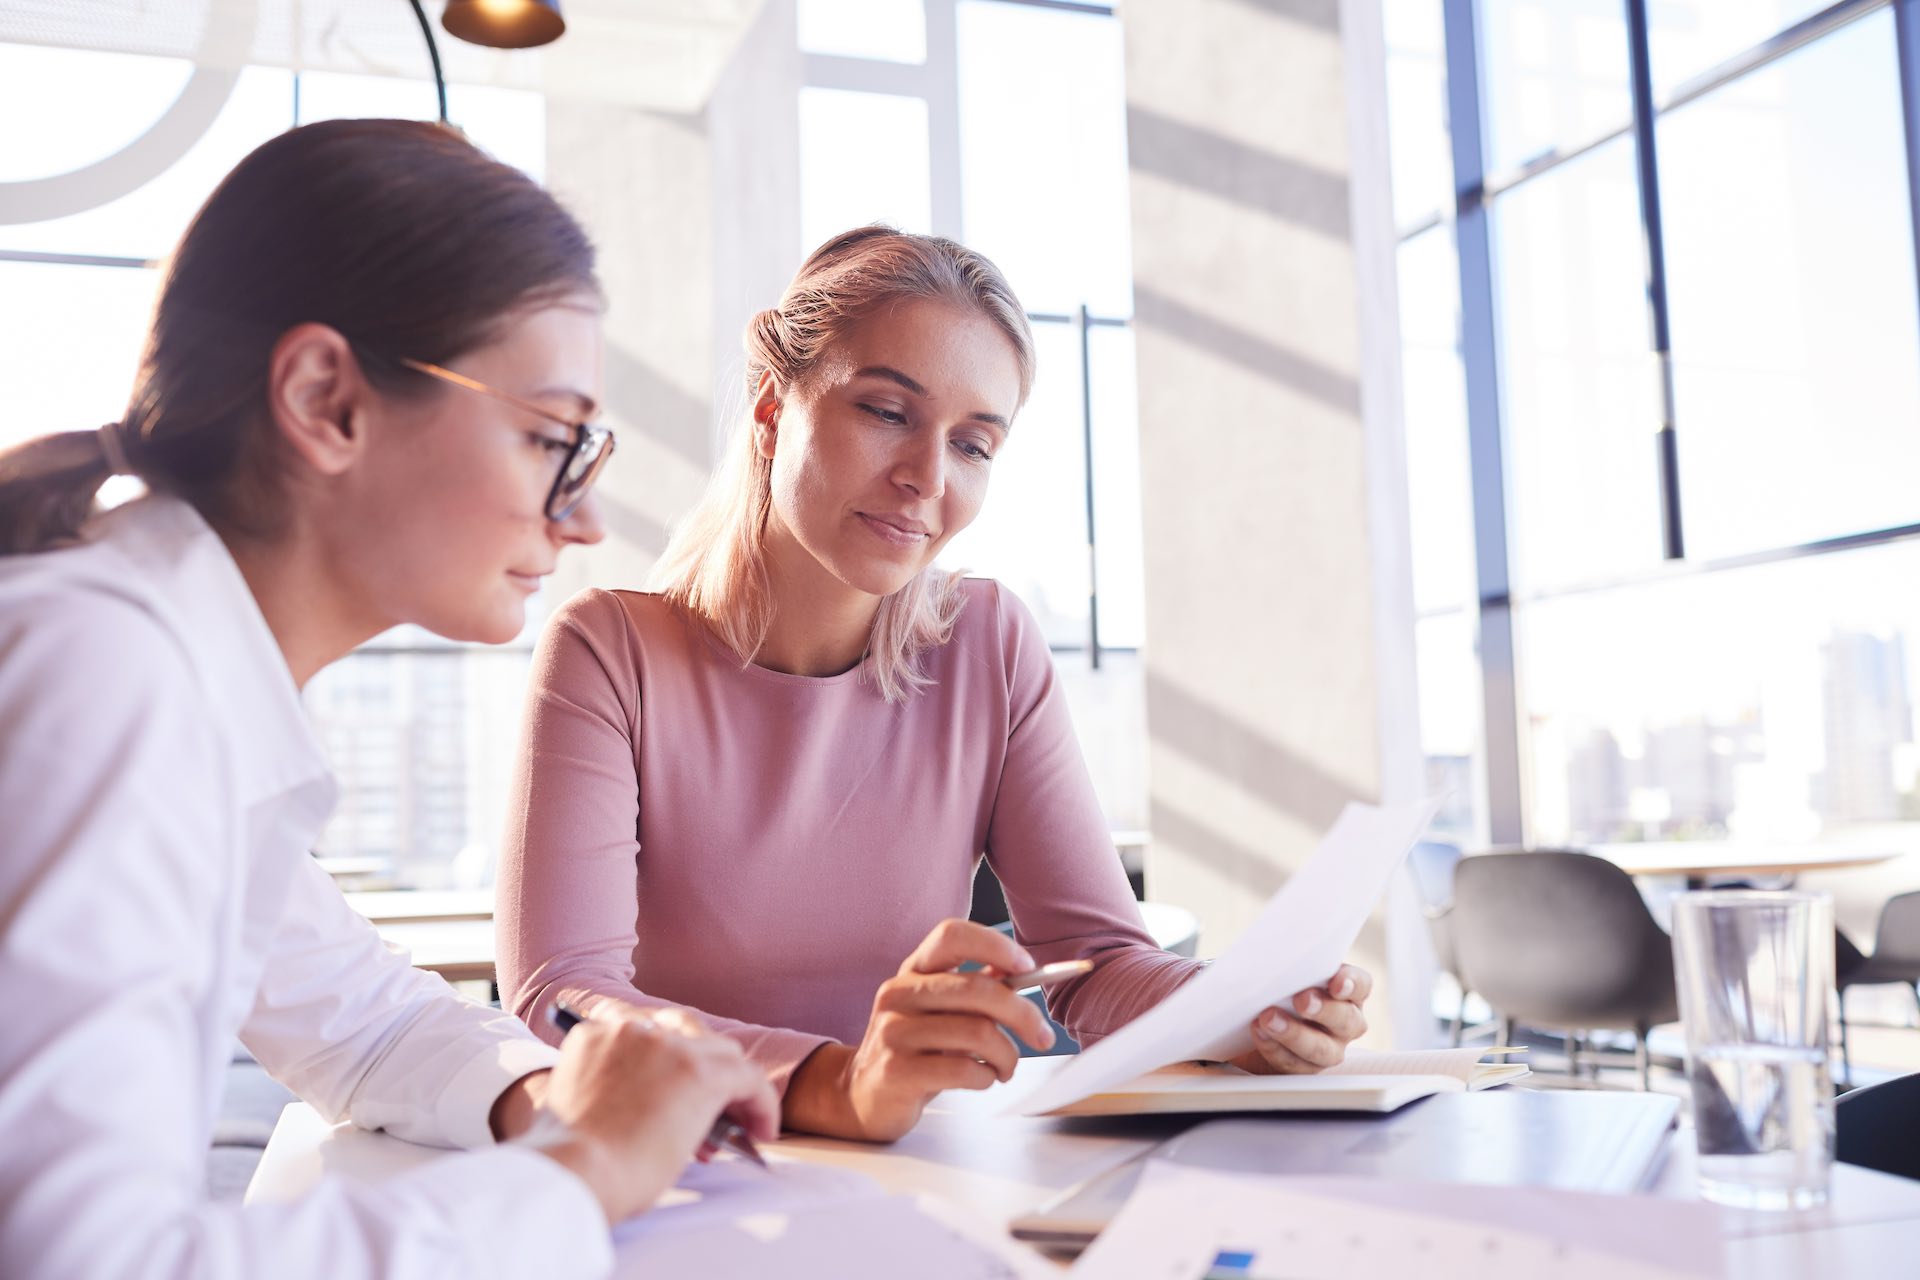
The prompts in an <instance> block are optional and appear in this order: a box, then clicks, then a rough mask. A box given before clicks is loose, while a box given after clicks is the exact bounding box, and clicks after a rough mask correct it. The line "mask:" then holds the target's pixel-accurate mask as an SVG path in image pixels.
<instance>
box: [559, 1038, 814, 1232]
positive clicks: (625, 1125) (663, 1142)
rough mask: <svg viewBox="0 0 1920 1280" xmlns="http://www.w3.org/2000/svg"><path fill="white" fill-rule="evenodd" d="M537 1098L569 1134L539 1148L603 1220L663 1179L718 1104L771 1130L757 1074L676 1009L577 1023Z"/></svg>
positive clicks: (701, 1138)
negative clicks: (593, 1200) (594, 1203)
mask: <svg viewBox="0 0 1920 1280" xmlns="http://www.w3.org/2000/svg"><path fill="white" fill-rule="evenodd" d="M602 1007H603V1008H604V1007H606V1006H605V1005H603V1006H602ZM614 1007H616V1008H617V1007H618V1006H617V1005H616V1006H614ZM545 1106H546V1108H547V1110H549V1111H551V1112H552V1113H553V1114H554V1115H555V1116H556V1117H558V1118H559V1119H560V1120H562V1121H564V1122H565V1123H566V1125H567V1127H568V1128H569V1129H570V1130H571V1135H570V1136H569V1137H567V1138H563V1139H560V1140H558V1141H555V1142H552V1143H548V1144H543V1145H542V1146H541V1148H540V1149H541V1150H542V1151H544V1152H545V1153H546V1154H547V1155H549V1156H551V1157H552V1158H553V1159H555V1160H557V1161H559V1162H560V1163H561V1164H563V1165H565V1166H566V1167H567V1168H569V1169H571V1170H572V1171H573V1172H574V1173H576V1174H578V1175H579V1176H580V1177H581V1178H582V1179H583V1180H584V1181H585V1182H586V1184H587V1185H588V1187H590V1188H591V1189H592V1191H593V1193H594V1195H595V1196H596V1197H597V1198H598V1199H599V1201H600V1205H601V1207H602V1208H603V1209H605V1210H606V1213H607V1221H608V1222H610V1223H611V1222H619V1221H620V1220H621V1219H623V1218H630V1217H632V1216H633V1215H634V1214H636V1213H639V1212H641V1211H642V1210H644V1209H646V1208H647V1207H648V1206H650V1205H651V1204H652V1203H653V1202H654V1201H655V1200H656V1199H658V1198H659V1196H660V1193H661V1192H663V1191H665V1190H666V1189H667V1188H668V1187H670V1186H672V1185H673V1183H674V1181H675V1180H676V1179H677V1178H678V1177H679V1176H680V1172H681V1170H682V1169H684V1168H685V1167H686V1165H687V1162H688V1161H689V1160H691V1159H693V1158H694V1157H695V1156H696V1155H697V1154H699V1153H700V1152H701V1149H702V1148H703V1146H704V1144H705V1143H706V1139H707V1134H708V1132H709V1131H710V1130H711V1129H712V1128H713V1124H714V1121H715V1120H716V1119H717V1118H718V1117H719V1116H720V1115H721V1113H723V1112H724V1113H726V1114H727V1115H728V1116H729V1117H730V1118H732V1119H733V1120H735V1121H737V1122H738V1123H739V1124H740V1125H741V1126H742V1127H744V1128H745V1129H746V1130H747V1132H748V1133H749V1134H751V1135H752V1136H753V1137H755V1138H757V1139H759V1140H761V1141H771V1140H772V1139H773V1138H775V1137H777V1136H778V1134H779V1129H780V1102H779V1099H778V1098H777V1097H776V1096H775V1095H774V1092H773V1088H772V1086H771V1085H769V1084H768V1083H767V1077H766V1074H765V1073H764V1072H763V1071H762V1070H761V1069H760V1068H759V1067H757V1066H755V1065H754V1064H753V1063H752V1062H751V1061H749V1060H748V1058H747V1056H746V1055H745V1054H743V1053H742V1052H741V1051H740V1048H739V1046H738V1045H736V1044H734V1043H733V1041H731V1040H728V1039H725V1038H724V1037H721V1036H716V1035H712V1034H709V1033H708V1032H706V1031H705V1030H703V1029H702V1028H701V1027H700V1026H699V1024H698V1023H697V1022H695V1021H694V1020H693V1019H692V1018H690V1017H688V1016H687V1015H686V1014H684V1013H682V1012H681V1011H680V1010H678V1009H660V1010H648V1011H646V1013H645V1015H644V1016H640V1017H636V1016H625V1017H621V1016H608V1015H606V1014H603V1015H602V1016H600V1017H597V1018H588V1019H587V1020H586V1021H584V1022H582V1023H581V1024H580V1025H578V1026H576V1027H575V1028H574V1029H573V1030H572V1031H571V1032H570V1033H569V1034H568V1035H567V1038H566V1039H565V1040H564V1041H563V1042H562V1043H561V1045H560V1061H559V1063H558V1064H557V1065H556V1066H555V1067H554V1069H553V1075H552V1077H551V1079H550V1081H549V1083H548V1086H547V1090H546V1100H545Z"/></svg>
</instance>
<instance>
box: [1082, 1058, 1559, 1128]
mask: <svg viewBox="0 0 1920 1280" xmlns="http://www.w3.org/2000/svg"><path fill="white" fill-rule="evenodd" d="M1515 1052H1518V1050H1515ZM1486 1056H1488V1050H1485V1049H1473V1048H1468V1049H1417V1050H1413V1051H1410V1052H1407V1053H1369V1052H1367V1051H1366V1050H1364V1049H1354V1050H1349V1051H1348V1053H1347V1060H1346V1061H1345V1062H1343V1063H1341V1064H1340V1065H1339V1066H1337V1067H1331V1068H1329V1069H1328V1070H1326V1071H1322V1072H1320V1073H1319V1074H1318V1075H1311V1076H1256V1075H1252V1074H1250V1073H1248V1072H1245V1071H1242V1070H1240V1068H1238V1067H1230V1066H1227V1065H1225V1064H1223V1063H1200V1062H1183V1063H1178V1064H1176V1065H1174V1066H1171V1067H1162V1068H1161V1069H1160V1070H1158V1071H1149V1072H1148V1073H1147V1074H1146V1075H1144V1076H1141V1077H1139V1078H1138V1079H1136V1080H1133V1081H1131V1082H1130V1083H1127V1084H1123V1085H1120V1086H1117V1087H1116V1088H1113V1089H1109V1090H1107V1091H1106V1092H1104V1093H1096V1094H1092V1095H1090V1096H1088V1097H1085V1098H1082V1099H1080V1101H1078V1102H1073V1103H1069V1104H1067V1105H1066V1106H1064V1107H1061V1108H1059V1109H1057V1110H1054V1111H1049V1112H1047V1114H1048V1115H1054V1116H1130V1115H1149V1114H1161V1113H1173V1112H1194V1111H1198V1112H1206V1111H1395V1110H1398V1109H1399V1108H1401V1107H1404V1106H1406V1105H1407V1104H1408V1103H1409V1102H1413V1101H1415V1100H1416V1099H1419V1098H1425V1097H1429V1096H1431V1095H1433V1094H1436V1093H1463V1092H1465V1091H1467V1090H1470V1089H1491V1088H1493V1087H1494V1086H1495V1085H1502V1084H1510V1083H1512V1082H1513V1081H1515V1080H1518V1079H1520V1078H1521V1077H1523V1076H1525V1075H1528V1074H1530V1073H1529V1071H1528V1069H1527V1066H1526V1064H1525V1063H1518V1062H1516V1063H1507V1064H1501V1063H1489V1062H1482V1061H1480V1059H1481V1058H1483V1057H1486Z"/></svg>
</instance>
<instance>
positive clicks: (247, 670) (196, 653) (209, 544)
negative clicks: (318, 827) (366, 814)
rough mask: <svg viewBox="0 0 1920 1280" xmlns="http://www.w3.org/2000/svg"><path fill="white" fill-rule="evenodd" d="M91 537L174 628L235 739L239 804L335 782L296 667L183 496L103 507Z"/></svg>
mask: <svg viewBox="0 0 1920 1280" xmlns="http://www.w3.org/2000/svg"><path fill="white" fill-rule="evenodd" d="M87 540H88V542H89V543H90V544H92V545H95V546H99V547H101V548H102V549H105V550H109V551H111V552H113V553H116V554H118V555H119V556H121V557H123V558H124V559H126V560H128V561H131V562H132V563H133V566H134V568H135V570H136V572H135V574H133V575H131V581H126V580H123V584H122V585H123V589H125V588H129V587H130V588H131V590H132V593H134V594H137V595H138V596H139V597H140V600H141V603H142V604H144V605H146V606H147V607H148V608H149V609H151V610H152V611H153V612H154V613H155V614H156V615H157V616H159V617H160V618H161V619H162V620H163V621H164V622H165V624H166V626H167V628H168V629H169V630H170V631H172V632H173V633H174V634H175V635H177V636H178V637H179V638H180V640H181V641H182V644H183V646H184V647H185V650H186V653H187V656H188V660H189V661H190V662H191V663H192V664H193V666H194V667H195V669H196V670H197V671H198V673H199V675H200V678H201V684H202V687H203V688H204V689H205V690H206V696H207V701H208V710H209V711H210V712H211V713H212V714H213V716H214V717H215V718H216V719H217V720H218V722H219V723H220V726H221V729H222V732H223V736H225V737H226V738H227V739H228V740H229V741H231V742H232V743H234V744H235V747H236V750H235V751H234V753H233V768H234V779H235V783H236V786H237V788H238V792H239V795H238V798H239V800H240V801H241V803H242V804H244V805H253V804H257V803H259V802H260V801H263V800H266V799H269V798H271V797H275V796H279V795H283V794H285V793H288V792H291V791H295V790H299V789H305V788H307V787H309V786H311V785H312V784H315V783H321V784H324V785H323V786H322V787H321V788H320V789H321V790H322V791H324V793H325V794H324V798H323V802H324V804H325V805H326V807H327V808H328V809H330V808H331V807H332V800H333V791H334V786H333V780H332V773H331V771H330V770H329V769H328V768H327V762H326V757H325V755H324V754H322V752H321V750H320V744H319V742H318V741H317V740H316V738H315V737H314V733H313V726H312V724H311V722H310V721H309V720H308V719H307V714H306V709H305V707H304V706H302V705H301V702H300V691H299V690H298V689H297V688H295V686H294V683H293V674H292V672H290V671H289V670H288V669H287V661H286V657H285V655H284V654H282V653H281V651H280V645H279V643H278V642H277V641H276V640H275V639H274V638H273V632H272V631H271V630H270V629H269V628H268V626H267V620H266V618H265V616H263V615H262V614H261V612H260V605H259V603H258V602H257V601H256V600H255V599H254V598H253V592H252V590H251V589H250V588H249V587H248V586H247V581H246V579H245V578H244V577H242V576H241V573H240V566H239V565H237V564H235V563H234V559H233V556H232V554H231V553H230V552H229V551H228V550H227V546H226V543H224V542H222V541H221V540H220V536H219V535H218V534H217V533H215V532H214V531H213V528H212V527H211V526H210V525H208V524H207V522H206V521H205V520H204V519H202V518H201V516H200V513H199V512H197V511H195V510H194V509H193V508H192V507H191V506H190V505H188V504H187V503H186V502H183V501H181V500H180V499H178V498H175V497H171V496H167V495H164V494H149V495H148V496H146V497H143V498H137V499H135V500H134V501H132V502H129V503H127V504H125V505H124V506H121V507H117V508H115V509H114V510H112V511H109V512H107V513H106V514H105V515H103V516H101V517H100V518H99V519H97V520H96V521H94V523H93V526H92V527H91V528H90V529H89V530H88V539H87Z"/></svg>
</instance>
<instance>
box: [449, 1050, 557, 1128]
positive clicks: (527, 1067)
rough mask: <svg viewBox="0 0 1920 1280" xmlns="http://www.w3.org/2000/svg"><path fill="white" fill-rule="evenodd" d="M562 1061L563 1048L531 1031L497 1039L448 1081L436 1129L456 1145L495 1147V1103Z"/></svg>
mask: <svg viewBox="0 0 1920 1280" xmlns="http://www.w3.org/2000/svg"><path fill="white" fill-rule="evenodd" d="M558 1061H560V1051H559V1050H557V1049H555V1048H553V1046H551V1045H547V1044H542V1043H541V1042H540V1041H538V1040H535V1039H534V1038H533V1036H532V1034H531V1033H529V1034H528V1035H526V1036H525V1037H524V1038H522V1037H518V1036H516V1037H514V1038H513V1039H511V1040H498V1041H495V1042H494V1043H492V1044H490V1045H488V1046H486V1048H484V1049H482V1050H481V1051H480V1052H478V1053H476V1054H474V1055H473V1057H472V1058H471V1059H469V1060H468V1062H467V1064H466V1065H465V1066H464V1067H461V1068H460V1070H459V1071H457V1072H456V1073H454V1077H453V1079H451V1080H449V1081H447V1084H446V1087H445V1088H444V1089H442V1090H441V1093H440V1100H439V1101H438V1102H437V1103H436V1104H435V1105H434V1119H435V1121H436V1128H437V1129H438V1131H439V1132H440V1133H442V1134H445V1135H446V1139H447V1141H449V1142H451V1143H452V1144H453V1145H454V1146H456V1147H466V1148H468V1149H473V1148H476V1147H488V1146H492V1145H493V1141H494V1138H493V1126H492V1124H491V1123H489V1122H490V1120H491V1118H492V1116H493V1104H494V1103H496V1102H498V1101H499V1100H500V1095H501V1094H502V1093H505V1092H506V1090H507V1086H508V1085H510V1084H512V1083H513V1082H514V1081H515V1080H518V1079H520V1078H521V1077H522V1076H527V1075H532V1074H533V1073H534V1072H536V1071H546V1070H548V1069H550V1068H551V1067H552V1066H553V1065H554V1064H555V1063H556V1062H558Z"/></svg>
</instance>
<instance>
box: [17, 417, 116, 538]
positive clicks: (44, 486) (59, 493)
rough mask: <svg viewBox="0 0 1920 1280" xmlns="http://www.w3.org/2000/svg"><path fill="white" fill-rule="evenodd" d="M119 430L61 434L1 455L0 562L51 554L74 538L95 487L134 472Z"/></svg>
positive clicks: (89, 512) (110, 427)
mask: <svg viewBox="0 0 1920 1280" xmlns="http://www.w3.org/2000/svg"><path fill="white" fill-rule="evenodd" d="M120 430H121V428H120V425H119V424H118V423H113V424H110V425H108V426H105V427H102V428H100V430H98V431H63V432H60V433H58V434H56V435H50V436H41V437H39V438H38V439H34V440H29V441H27V442H26V443H25V444H21V445H16V446H15V447H14V448H11V449H7V450H4V451H0V556H4V555H19V554H22V553H26V552H33V551H46V550H51V549H52V548H54V547H59V546H65V545H66V544H68V543H71V542H74V541H75V540H77V539H78V538H79V536H80V529H81V526H83V525H84V524H86V522H87V520H88V518H89V517H91V516H92V515H93V514H94V511H95V502H94V498H95V495H97V494H98V493H99V491H100V486H101V485H103V484H105V483H106V482H107V480H108V479H109V478H111V477H112V476H113V475H114V474H115V473H116V472H128V473H131V472H132V470H133V468H132V467H131V466H130V465H128V463H127V461H126V450H125V448H124V442H123V440H122V439H121V436H120ZM116 452H117V453H118V454H119V456H118V457H115V456H113V455H114V454H115V453H116Z"/></svg>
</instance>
